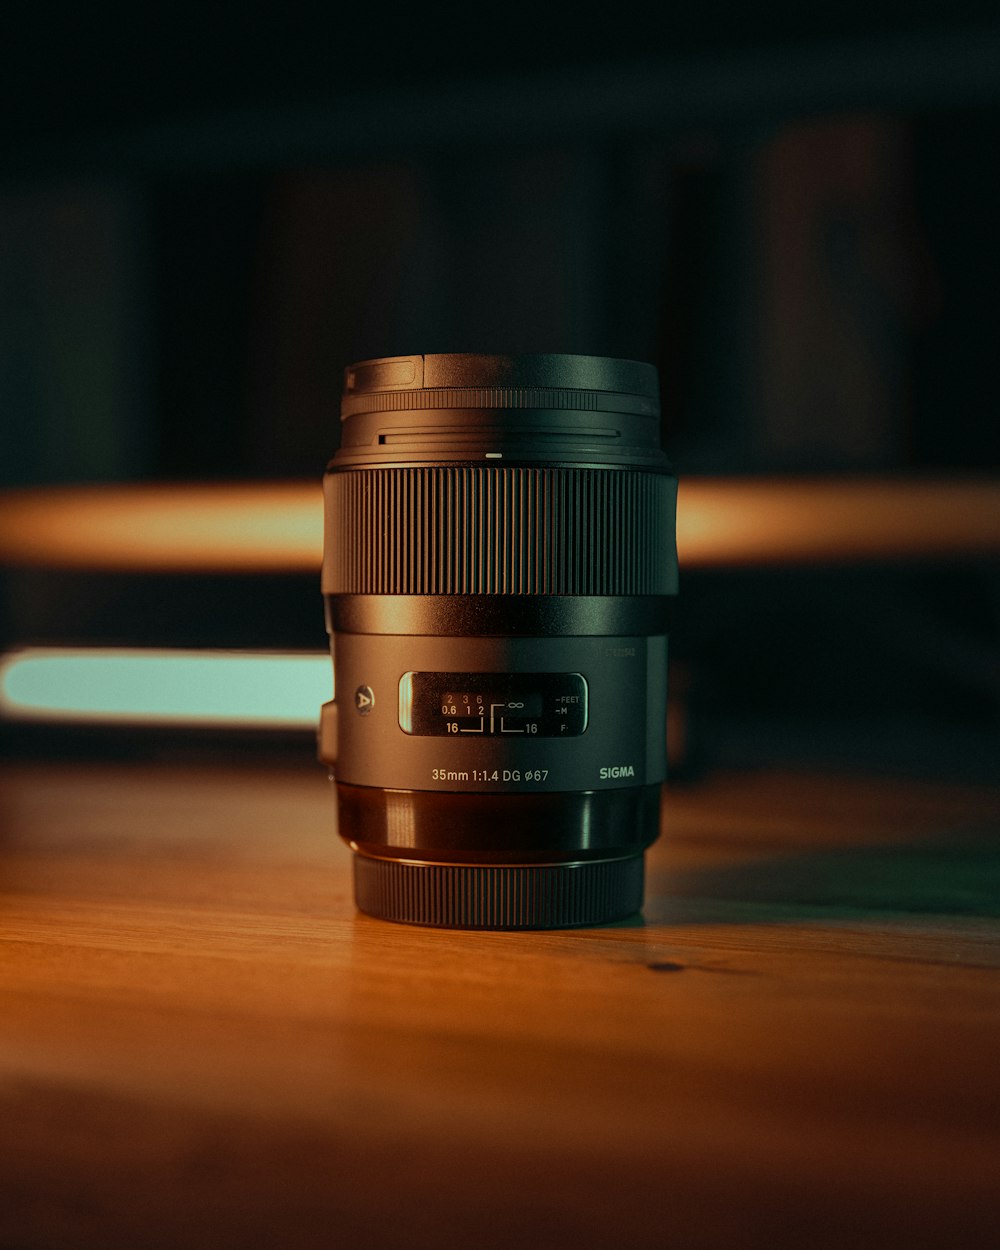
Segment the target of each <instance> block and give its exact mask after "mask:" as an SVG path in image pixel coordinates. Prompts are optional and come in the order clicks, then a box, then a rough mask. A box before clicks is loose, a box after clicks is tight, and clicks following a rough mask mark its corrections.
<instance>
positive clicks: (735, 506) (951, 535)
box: [0, 475, 1000, 574]
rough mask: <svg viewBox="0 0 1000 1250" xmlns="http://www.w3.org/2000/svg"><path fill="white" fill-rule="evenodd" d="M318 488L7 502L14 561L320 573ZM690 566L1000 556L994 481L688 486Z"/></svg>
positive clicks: (145, 490)
mask: <svg viewBox="0 0 1000 1250" xmlns="http://www.w3.org/2000/svg"><path fill="white" fill-rule="evenodd" d="M322 545H323V503H322V494H321V491H320V487H319V484H318V483H316V482H306V483H303V482H285V483H280V482H279V483H267V482H263V483H223V484H189V485H175V486H167V485H147V486H116V487H100V488H94V487H58V488H51V489H45V490H28V491H8V492H4V493H3V494H0V562H2V563H6V564H8V565H14V566H16V565H22V566H24V565H28V566H34V567H48V568H81V569H106V570H122V571H130V570H131V571H148V572H171V571H184V572H192V571H194V572H197V571H214V572H241V571H242V572H246V571H260V572H302V573H307V572H315V573H317V574H318V570H319V565H320V559H321V556H322ZM677 547H678V553H679V555H680V559H681V563H682V564H684V565H688V566H699V565H702V566H725V565H738V564H751V563H758V564H769V563H778V564H780V563H801V562H809V561H842V560H865V559H884V558H890V559H897V558H909V557H926V556H944V555H949V554H974V553H985V552H995V551H998V550H1000V483H998V482H996V481H991V480H988V479H980V480H970V479H966V480H962V479H951V480H948V479H936V480H935V479H916V478H910V479H908V478H892V477H887V478H771V479H767V478H753V479H748V478H731V479H723V478H685V477H683V475H682V477H681V486H680V495H679V501H678V511H677Z"/></svg>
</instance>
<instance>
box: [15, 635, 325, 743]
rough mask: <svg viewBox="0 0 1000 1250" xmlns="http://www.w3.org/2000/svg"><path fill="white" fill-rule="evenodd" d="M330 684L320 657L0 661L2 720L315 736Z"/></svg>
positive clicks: (149, 654)
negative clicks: (283, 731) (278, 730)
mask: <svg viewBox="0 0 1000 1250" xmlns="http://www.w3.org/2000/svg"><path fill="white" fill-rule="evenodd" d="M331 679H332V667H331V664H330V657H329V656H328V655H281V654H277V653H259V654H255V653H247V652H227V651H218V652H212V651H167V650H163V651H160V650H139V649H137V650H124V649H123V650H112V649H105V648H87V649H84V648H81V649H78V650H75V649H72V650H71V649H69V648H55V647H53V648H25V649H23V650H21V651H15V652H12V653H11V654H9V655H7V656H4V657H3V658H2V659H0V716H3V717H4V718H5V719H8V720H32V721H39V720H41V721H60V722H79V723H92V724H136V725H138V724H157V725H176V726H183V725H189V726H197V725H205V726H213V727H214V726H218V727H231V726H246V727H250V728H286V729H313V728H315V726H316V723H317V721H318V718H319V708H320V705H321V704H322V703H324V702H325V701H326V700H327V699H329V698H331V697H332V680H331Z"/></svg>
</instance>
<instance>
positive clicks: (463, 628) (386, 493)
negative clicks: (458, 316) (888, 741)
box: [320, 355, 677, 929]
mask: <svg viewBox="0 0 1000 1250" xmlns="http://www.w3.org/2000/svg"><path fill="white" fill-rule="evenodd" d="M341 422H342V439H341V446H340V450H339V451H338V452H337V454H336V455H335V456H334V458H333V460H332V461H331V463H330V465H329V467H328V470H327V473H326V476H325V479H324V494H325V515H326V522H325V526H326V533H325V550H324V559H323V594H324V601H325V605H326V616H327V628H328V630H329V632H330V638H331V650H332V654H333V661H334V674H335V681H336V690H337V693H336V696H335V699H334V700H333V702H331V703H328V704H327V705H326V706H325V707H324V708H323V712H322V718H321V725H320V757H321V759H322V760H324V761H325V762H326V763H328V764H329V765H330V767H331V770H332V772H333V775H334V777H335V780H336V788H337V801H338V813H339V831H340V835H341V837H343V838H344V840H345V841H346V842H347V843H348V845H349V846H350V848H351V850H352V851H353V852H354V884H355V897H356V901H357V904H358V907H359V908H360V910H361V911H363V912H367V913H369V914H370V915H373V916H379V917H382V918H385V919H388V920H397V921H405V922H409V923H413V924H428V925H444V926H450V927H457V928H488V929H520V928H528V929H537V928H562V927H569V926H574V925H589V924H598V923H601V922H605V921H610V920H616V919H621V918H624V917H626V916H629V915H631V914H632V913H634V912H636V911H637V910H638V909H639V908H640V907H641V905H642V898H643V864H644V852H645V849H646V847H647V846H648V845H649V844H650V843H651V842H652V841H653V840H654V839H655V838H656V836H657V834H658V832H659V811H660V790H661V783H662V782H663V780H664V778H665V775H666V742H665V722H666V696H667V617H668V607H669V604H670V602H671V598H672V596H674V595H675V594H676V591H677V557H676V551H675V538H674V516H675V509H676V491H677V482H676V479H675V478H674V477H673V475H672V474H671V472H670V469H669V466H668V464H667V462H666V459H665V457H664V454H663V452H662V450H661V448H660V437H659V389H658V384H657V376H656V371H655V369H653V367H652V366H651V365H646V364H640V363H638V362H635V361H630V360H614V359H608V358H605V357H595V356H572V355H518V356H478V355H425V356H394V357H384V358H382V359H378V360H366V361H362V362H361V363H359V364H355V365H352V366H350V367H349V368H348V369H347V370H346V378H345V389H344V395H343V401H342V408H341Z"/></svg>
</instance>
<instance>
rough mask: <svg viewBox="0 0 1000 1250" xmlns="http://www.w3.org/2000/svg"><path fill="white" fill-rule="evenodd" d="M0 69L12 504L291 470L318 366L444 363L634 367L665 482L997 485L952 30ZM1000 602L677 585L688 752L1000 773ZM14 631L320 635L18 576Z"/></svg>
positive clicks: (280, 22) (222, 18)
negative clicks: (565, 360) (418, 359)
mask: <svg viewBox="0 0 1000 1250" xmlns="http://www.w3.org/2000/svg"><path fill="white" fill-rule="evenodd" d="M484 14H485V16H484ZM3 58H4V64H3V66H2V68H3V72H2V74H0V116H2V118H3V132H2V148H0V156H2V180H0V413H2V424H0V482H2V484H3V485H6V486H25V485H40V486H41V485H45V484H48V483H56V482H93V483H100V482H103V481H123V480H126V481H129V480H153V479H192V478H200V479H228V478H262V477H288V476H294V477H315V476H317V475H318V474H319V473H320V472H321V471H322V466H323V464H324V463H325V461H326V459H327V458H328V456H329V454H330V453H331V452H332V451H333V449H334V446H335V441H336V437H337V419H336V413H337V397H338V393H339V386H340V376H341V371H342V369H343V367H344V365H345V364H347V363H348V362H349V361H351V360H354V359H359V358H364V357H366V356H372V355H383V354H393V353H410V352H414V351H456V350H458V351H462V350H469V351H528V350H536V351H539V350H541V351H576V352H594V353H598V354H602V355H623V356H629V357H634V358H638V359H644V360H652V361H653V362H654V363H656V364H657V366H658V367H659V369H660V372H661V378H662V384H663V395H664V439H665V442H666V445H667V447H668V450H669V451H670V453H671V455H672V457H673V459H674V460H675V463H676V465H677V467H678V471H679V472H680V474H681V475H682V477H683V476H685V475H687V476H691V475H698V474H725V475H740V474H761V473H789V472H790V473H801V472H810V473H821V474H826V475H831V474H834V475H835V474H843V473H862V474H874V473H877V474H887V475H895V474H913V473H918V474H926V473H935V474H937V473H953V474H958V475H963V474H982V473H984V472H986V473H989V472H995V471H996V469H997V467H998V456H1000V444H998V432H997V431H998V422H997V419H996V412H997V403H996V385H995V375H996V371H997V360H998V346H1000V345H998V342H997V338H998V319H997V315H996V308H995V305H996V291H997V290H998V289H1000V248H998V247H997V244H996V238H995V235H996V222H997V220H998V219H1000V175H998V161H997V151H998V147H997V144H998V139H1000V127H998V115H1000V24H996V23H994V24H992V25H986V24H984V22H983V19H982V17H981V15H980V11H979V10H978V9H974V8H973V7H972V6H963V5H951V6H949V7H948V9H947V11H945V12H933V13H922V12H916V13H915V12H914V11H913V10H912V9H907V10H904V9H903V8H902V6H899V8H898V9H897V8H893V7H892V6H887V5H865V6H862V5H850V4H848V5H840V6H837V8H836V12H835V13H829V14H826V13H824V12H822V11H821V10H816V9H811V10H809V11H808V12H804V11H802V6H791V5H787V6H783V5H771V6H767V11H766V12H765V13H748V12H729V11H727V10H726V9H724V8H721V7H719V6H714V7H713V6H700V7H699V8H698V9H697V10H695V9H693V8H692V9H691V10H690V11H683V12H681V11H673V10H671V11H669V12H667V11H664V12H662V13H660V14H658V15H657V16H656V17H655V18H651V16H650V14H649V13H648V12H647V11H645V10H643V11H640V12H639V13H636V14H635V15H631V14H629V13H628V12H627V11H624V10H621V9H616V10H615V11H614V12H613V13H608V14H606V15H604V16H603V17H602V18H601V19H600V20H596V19H589V18H585V17H584V16H583V15H582V13H581V12H580V11H579V10H577V11H574V12H573V13H563V12H562V11H561V10H559V9H554V8H553V9H545V10H543V8H542V6H538V9H537V11H534V12H528V11H526V10H525V11H520V12H519V11H518V10H516V9H514V10H512V9H509V8H505V9H504V10H503V12H497V13H496V14H494V13H492V12H490V13H486V12H485V11H484V10H476V11H474V12H473V11H471V10H470V11H468V12H465V11H461V10H448V12H447V15H446V16H443V15H442V13H441V12H440V11H438V10H434V9H426V8H416V7H411V8H408V9H405V10H399V11H394V10H388V9H387V10H384V11H383V10H377V11H376V10H366V11H363V12H362V11H360V10H359V11H356V12H351V11H345V10H343V9H339V8H336V7H333V6H331V7H330V8H329V9H328V10H323V11H322V12H321V11H319V10H316V11H311V10H291V9H288V8H287V7H278V6H258V7H257V8H255V9H254V10H253V11H252V12H249V11H248V12H247V13H245V14H244V13H238V12H236V11H235V10H233V9H232V8H229V9H226V10H215V9H213V8H211V7H210V6H199V7H198V8H192V9H190V10H186V9H184V8H179V7H172V8H170V9H169V10H163V11H159V10H157V9H148V8H139V7H135V8H132V9H129V10H125V9H119V8H110V7H108V8H99V9H96V10H94V9H91V10H89V11H88V10H85V9H83V8H74V9H70V8H69V7H68V6H64V5H46V4H36V5H32V6H21V7H19V8H17V9H16V10H15V11H14V12H13V13H12V14H9V15H8V17H7V19H6V27H5V31H4V43H3ZM752 523H753V519H752V517H748V519H747V524H748V525H752ZM997 591H998V582H997V577H996V572H995V568H994V567H991V566H990V565H989V564H987V563H986V562H984V561H981V560H979V561H971V560H970V561H968V562H962V563H958V564H949V565H942V564H941V563H935V564H918V565H910V566H905V567H904V566H897V565H894V566H891V567H885V566H880V567H871V566H866V567H854V568H837V569H827V568H824V569H819V568H811V569H794V570H784V571H777V570H757V571H753V572H749V571H747V572H743V573H739V574H735V573H715V574H708V573H695V572H689V573H688V574H687V576H686V578H685V584H684V588H683V604H684V607H683V611H682V613H681V617H680V620H679V624H678V628H677V632H676V650H677V654H678V655H680V656H681V657H682V658H683V659H684V661H685V666H686V670H687V673H688V682H689V685H690V689H691V699H692V717H693V724H694V726H695V728H696V733H695V742H696V743H699V742H700V743H703V744H704V750H705V752H706V754H707V756H708V757H710V758H712V759H718V760H722V761H727V760H735V761H738V762H747V761H752V760H753V759H754V758H756V757H757V756H758V755H759V756H761V757H763V758H771V759H773V758H775V755H779V756H783V757H786V758H788V759H789V760H792V761H795V760H800V759H808V760H810V761H813V760H816V759H820V760H832V761H835V762H836V761H843V760H850V761H852V762H856V763H858V764H859V765H860V766H875V767H880V768H890V767H891V768H897V767H899V768H904V769H907V770H910V771H913V770H924V771H934V772H942V771H943V772H949V773H954V772H958V773H970V772H971V773H973V774H975V775H980V774H982V773H984V772H989V771H990V770H991V768H992V758H993V754H992V753H993V751H994V750H995V747H996V736H995V735H996V728H997V719H998V715H997V714H998V704H1000V699H998V690H997V678H996V668H997V666H996V652H995V637H996V625H997V614H998V604H1000V596H998V593H997ZM4 633H5V634H6V637H7V640H8V642H9V641H16V642H23V641H41V640H46V641H51V640H53V639H72V640H85V641H125V642H151V641H152V642H167V643H189V644H197V645H207V644H211V645H219V644H226V645H249V646H307V647H321V646H322V645H323V641H324V639H323V634H322V626H321V615H320V610H319V607H318V602H317V596H316V590H315V587H313V586H312V585H311V584H309V585H306V584H305V583H304V582H301V581H300V580H299V579H294V578H288V579H284V580H282V579H272V580H271V581H270V582H265V580H263V579H256V580H252V581H247V580H241V579H237V578H233V579H230V580H229V581H226V582H219V581H218V580H214V579H213V580H211V581H209V580H207V579H192V580H188V581H185V580H183V579H180V580H177V579H171V580H169V581H168V580H167V579H163V578H155V577H149V578H135V577H132V578H116V579H96V578H93V577H91V578H84V577H82V576H80V575H77V576H75V577H70V576H60V577H58V578H56V577H54V576H53V575H50V574H30V575H29V574H18V575H16V576H11V577H10V578H9V579H8V586H7V594H6V609H5V621H4Z"/></svg>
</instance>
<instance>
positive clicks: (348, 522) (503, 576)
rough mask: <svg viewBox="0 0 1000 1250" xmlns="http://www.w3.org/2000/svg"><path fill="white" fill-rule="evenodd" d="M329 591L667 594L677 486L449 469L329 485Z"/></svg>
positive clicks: (553, 471) (672, 577)
mask: <svg viewBox="0 0 1000 1250" xmlns="http://www.w3.org/2000/svg"><path fill="white" fill-rule="evenodd" d="M325 489H326V516H327V532H326V550H325V555H324V565H323V589H324V591H325V593H327V594H334V595H343V594H357V595H602V596H604V595H614V596H624V595H628V596H633V595H670V594H675V593H676V590H677V585H676V555H675V552H674V548H673V533H674V521H673V518H674V507H675V492H676V481H675V479H674V478H673V477H670V476H668V475H666V474H659V473H647V472H635V471H631V472H622V471H620V470H615V469H590V468H530V467H513V466H510V467H497V468H493V467H490V468H485V467H478V466H440V467H420V468H399V469H389V468H386V469H365V470H361V471H359V470H341V471H339V472H338V471H334V472H331V473H328V474H327V476H326V486H325Z"/></svg>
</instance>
